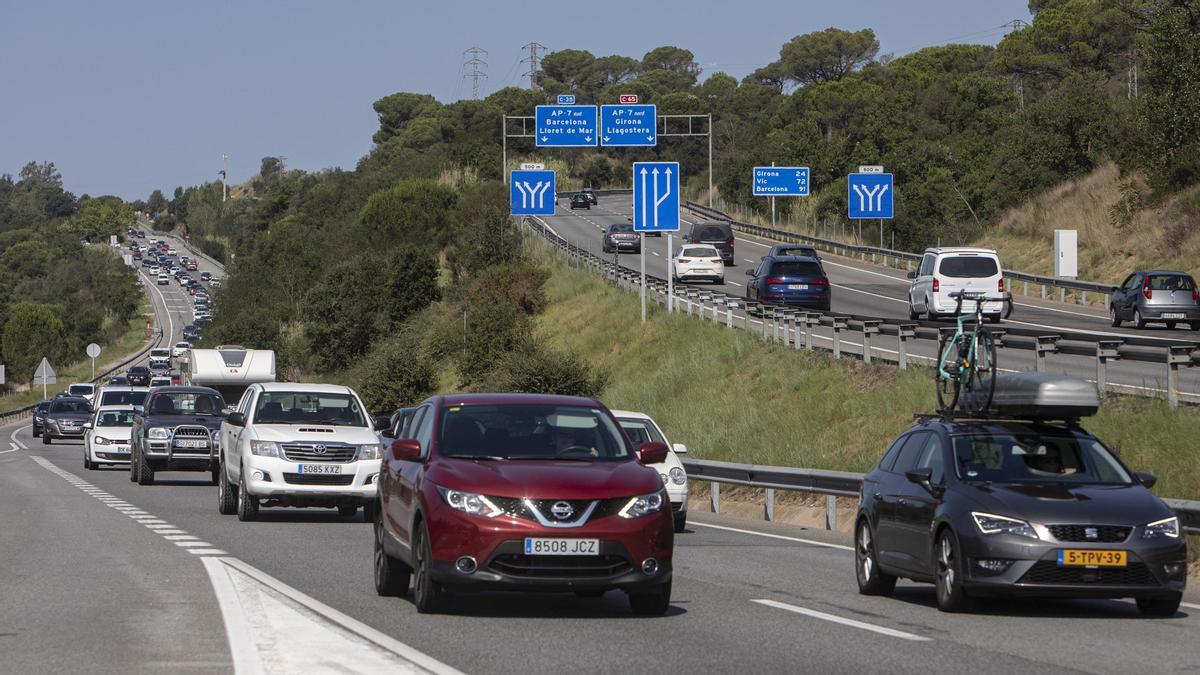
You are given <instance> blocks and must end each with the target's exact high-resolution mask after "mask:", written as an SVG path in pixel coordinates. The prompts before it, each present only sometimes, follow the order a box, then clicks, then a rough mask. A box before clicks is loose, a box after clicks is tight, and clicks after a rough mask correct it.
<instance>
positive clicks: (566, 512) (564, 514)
mask: <svg viewBox="0 0 1200 675" xmlns="http://www.w3.org/2000/svg"><path fill="white" fill-rule="evenodd" d="M573 513H575V507H573V506H571V505H570V504H569V503H567V502H554V505H553V506H551V507H550V515H552V516H554V517H555V518H558V519H559V520H566V519H567V518H570V517H571V514H573Z"/></svg>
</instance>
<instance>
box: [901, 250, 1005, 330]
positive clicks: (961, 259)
mask: <svg viewBox="0 0 1200 675" xmlns="http://www.w3.org/2000/svg"><path fill="white" fill-rule="evenodd" d="M908 278H909V279H911V280H912V285H911V286H909V288H908V318H910V319H916V318H918V317H920V316H921V315H922V314H924V315H926V316H928V317H929V319H930V320H934V319H937V318H939V317H941V316H953V315H954V308H955V306H956V305H957V303H958V301H957V299H955V298H953V297H951V294H952V293H958V292H962V291H965V292H969V293H984V294H987V295H988V296H990V297H995V298H999V297H1001V296H1004V295H1005V288H1004V271H1003V268H1001V267H1000V257H999V256H997V255H996V252H995V251H993V250H991V249H988V248H928V249H925V254H924V255H923V256H921V266H920V267H919V268H917V270H916V271H913V272H909V273H908ZM962 311H963V312H964V313H967V312H971V313H973V312H974V311H975V307H974V305H972V304H971V303H966V304H964V305H963V308H962ZM1003 312H1004V302H1003V301H1000V300H997V301H994V302H985V303H983V313H984V315H985V316H987V318H988V320H990V321H991V322H993V323H996V322H998V321H1000V317H1001V315H1002V314H1003Z"/></svg>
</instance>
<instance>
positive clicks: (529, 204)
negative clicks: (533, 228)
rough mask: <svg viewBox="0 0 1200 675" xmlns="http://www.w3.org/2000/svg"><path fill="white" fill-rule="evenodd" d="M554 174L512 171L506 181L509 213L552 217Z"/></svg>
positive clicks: (543, 171)
mask: <svg viewBox="0 0 1200 675" xmlns="http://www.w3.org/2000/svg"><path fill="white" fill-rule="evenodd" d="M554 197H555V195H554V172H553V171H547V170H538V171H513V172H512V177H511V178H510V180H509V181H508V201H509V204H510V207H511V208H510V209H509V212H510V213H512V214H513V215H514V216H552V215H554Z"/></svg>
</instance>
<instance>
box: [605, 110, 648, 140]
mask: <svg viewBox="0 0 1200 675" xmlns="http://www.w3.org/2000/svg"><path fill="white" fill-rule="evenodd" d="M600 145H603V146H608V147H654V146H655V145H658V106H656V105H654V104H641V105H634V104H627V105H602V106H600Z"/></svg>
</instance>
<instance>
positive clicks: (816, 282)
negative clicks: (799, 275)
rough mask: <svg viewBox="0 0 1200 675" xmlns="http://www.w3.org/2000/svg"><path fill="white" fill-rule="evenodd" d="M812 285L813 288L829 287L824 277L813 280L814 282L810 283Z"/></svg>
mask: <svg viewBox="0 0 1200 675" xmlns="http://www.w3.org/2000/svg"><path fill="white" fill-rule="evenodd" d="M812 284H813V285H814V286H828V285H829V280H828V279H826V278H825V277H821V278H819V279H815V280H814V281H813V282H812Z"/></svg>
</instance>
